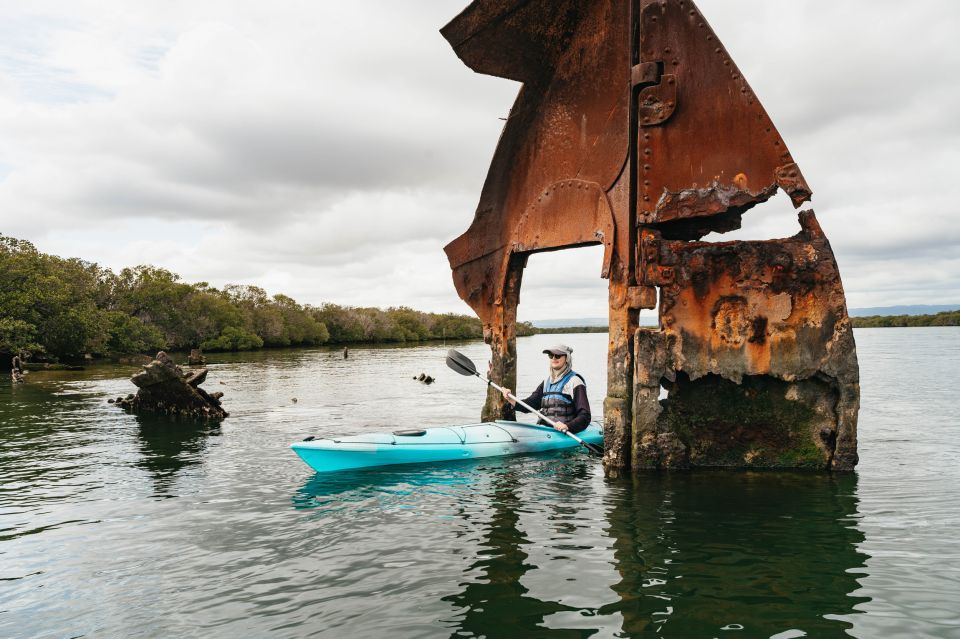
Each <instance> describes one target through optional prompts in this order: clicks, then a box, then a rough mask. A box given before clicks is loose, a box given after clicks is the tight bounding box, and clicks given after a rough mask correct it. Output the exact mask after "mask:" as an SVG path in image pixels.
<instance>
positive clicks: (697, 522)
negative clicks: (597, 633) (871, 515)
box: [601, 472, 869, 637]
mask: <svg viewBox="0 0 960 639" xmlns="http://www.w3.org/2000/svg"><path fill="white" fill-rule="evenodd" d="M856 488H857V478H856V476H855V475H852V474H851V475H845V476H835V477H831V476H825V475H821V474H799V473H732V472H717V473H710V472H698V473H696V474H668V475H646V476H644V475H641V476H640V477H638V478H636V479H635V480H633V481H632V482H625V483H622V484H619V485H616V486H615V487H614V489H613V491H612V492H611V495H610V503H611V508H610V511H609V521H610V535H611V537H612V538H613V540H614V547H615V556H616V567H617V571H618V572H619V573H620V576H621V580H620V582H619V583H617V584H616V585H615V586H614V589H615V590H616V591H617V593H618V594H619V595H620V601H619V602H618V603H616V604H613V605H611V606H609V607H607V608H605V609H604V610H602V611H601V612H602V613H603V614H609V613H611V612H613V611H619V612H620V613H621V614H622V616H623V618H624V627H623V631H624V633H626V634H627V635H628V636H637V635H644V634H646V633H651V634H652V633H654V632H656V633H657V634H659V635H661V636H672V637H695V636H715V633H717V632H718V631H721V630H743V631H745V633H737V634H738V636H758V637H759V636H763V637H768V636H772V635H775V634H778V633H787V634H785V635H783V636H790V637H800V636H814V637H834V636H836V637H846V636H848V635H847V634H846V632H845V630H846V629H848V628H850V627H852V624H851V623H849V622H848V621H847V620H845V617H847V616H849V615H852V614H855V613H856V606H857V604H859V603H863V602H866V601H869V598H865V597H859V596H856V594H855V593H856V591H857V589H858V588H859V584H858V582H857V573H858V572H861V571H859V570H858V569H862V568H864V566H865V562H866V560H867V559H868V556H867V555H866V554H864V553H862V552H860V551H859V550H858V548H857V546H858V544H861V543H862V542H863V540H864V536H863V534H862V533H861V532H860V531H859V530H858V529H857V527H856V524H857V520H858V517H859V516H858V513H857V494H856ZM790 631H793V632H790ZM801 633H806V635H803V634H801Z"/></svg>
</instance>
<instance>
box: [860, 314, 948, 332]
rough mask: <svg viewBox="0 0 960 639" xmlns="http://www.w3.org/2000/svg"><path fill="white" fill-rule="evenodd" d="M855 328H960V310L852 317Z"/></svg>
mask: <svg viewBox="0 0 960 639" xmlns="http://www.w3.org/2000/svg"><path fill="white" fill-rule="evenodd" d="M850 323H851V324H853V327H854V328H878V327H889V326H960V310H956V311H943V312H942V313H937V314H935V315H868V316H866V317H851V318H850Z"/></svg>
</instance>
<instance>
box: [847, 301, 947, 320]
mask: <svg viewBox="0 0 960 639" xmlns="http://www.w3.org/2000/svg"><path fill="white" fill-rule="evenodd" d="M956 310H960V303H957V304H910V305H904V306H873V307H870V308H851V309H848V311H847V313H848V314H849V315H850V317H868V316H871V315H934V314H936V313H942V312H944V311H956Z"/></svg>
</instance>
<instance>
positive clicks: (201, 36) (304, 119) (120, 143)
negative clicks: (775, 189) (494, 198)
mask: <svg viewBox="0 0 960 639" xmlns="http://www.w3.org/2000/svg"><path fill="white" fill-rule="evenodd" d="M465 4H466V0H462V1H461V2H455V1H451V2H429V3H426V2H418V3H415V4H411V3H391V2H380V3H353V4H347V5H344V4H342V3H341V4H332V3H316V2H308V1H307V0H294V1H291V2H286V3H283V4H281V5H269V6H268V5H266V4H264V3H258V2H251V1H239V2H237V1H230V2H228V1H227V0H210V1H209V2H203V3H195V2H186V1H172V2H165V3H152V2H146V3H133V4H131V3H123V2H120V1H119V0H113V1H110V0H97V1H94V0H76V1H73V2H54V1H52V0H51V1H45V0H38V1H37V2H32V3H30V4H29V5H25V4H23V3H13V2H11V1H9V0H0V141H2V142H0V232H3V233H5V234H8V235H14V236H17V237H22V238H25V239H29V240H31V241H34V242H35V243H36V244H37V245H38V247H39V248H40V249H41V250H45V251H49V252H53V253H58V254H66V255H76V256H81V257H84V258H85V259H89V260H92V261H97V262H100V263H102V264H105V265H108V266H111V267H113V268H119V267H122V266H126V265H133V264H136V263H139V262H143V261H149V262H152V263H154V264H156V265H158V266H163V267H166V268H170V269H171V270H174V271H176V272H179V273H180V274H181V275H183V277H184V279H186V280H188V281H200V280H204V281H209V282H210V283H212V284H214V285H222V284H225V283H228V282H242V283H250V284H258V285H261V286H265V287H266V288H268V289H269V290H270V291H271V292H284V293H287V294H289V295H292V296H293V297H295V298H297V299H298V300H300V301H302V302H306V303H315V304H317V303H322V302H324V301H336V302H340V303H349V304H360V305H380V306H386V305H399V304H406V305H410V306H413V307H416V308H422V309H425V310H457V311H464V312H465V311H466V310H467V307H466V305H464V304H463V303H462V302H461V301H460V300H458V299H457V297H456V293H455V292H454V289H453V285H452V281H451V278H450V273H449V267H448V265H447V262H446V258H445V256H444V254H443V252H442V247H443V245H444V244H445V243H446V242H448V241H449V240H451V239H453V237H455V236H457V235H459V234H460V233H462V232H463V231H465V230H466V228H467V227H468V226H469V223H470V221H471V219H472V214H473V209H474V207H475V206H476V202H477V199H478V197H479V192H480V188H481V186H482V184H483V179H484V177H485V174H486V170H487V167H488V164H489V161H490V158H491V157H492V154H493V150H494V147H495V145H496V142H497V138H498V136H499V133H500V129H501V128H502V121H500V120H499V118H500V117H502V116H504V115H505V114H506V112H507V110H508V109H509V106H510V104H511V103H512V101H513V97H514V95H515V93H516V90H517V85H516V84H514V83H512V82H508V81H505V80H500V79H496V78H489V77H485V76H479V75H477V74H474V73H473V72H472V71H470V70H469V69H467V68H466V67H465V66H463V65H462V63H461V62H460V61H459V60H458V59H457V58H456V56H455V55H454V54H453V52H452V51H451V50H450V48H449V46H448V45H447V43H446V42H445V41H444V40H443V39H442V38H441V36H440V35H439V33H438V32H437V30H438V29H439V27H440V26H442V25H443V24H444V23H445V22H446V21H448V20H449V19H450V18H452V17H453V16H454V15H456V14H457V13H458V12H459V11H460V10H461V9H462V8H463V5H465ZM699 6H700V8H701V10H702V11H703V13H704V14H705V15H706V16H707V18H708V19H709V20H710V22H711V24H712V26H713V27H714V29H715V30H716V31H717V33H718V35H719V36H720V38H721V40H722V41H723V42H724V44H725V46H726V47H727V49H728V50H729V51H730V53H731V55H732V56H733V58H734V60H735V61H736V62H737V64H738V65H739V66H740V68H741V70H742V71H743V72H744V74H745V76H746V77H747V78H748V79H749V81H750V83H751V86H752V87H753V88H754V90H755V92H756V93H757V94H758V95H759V96H760V98H761V100H762V101H763V103H764V105H765V106H766V108H767V110H768V112H769V113H770V114H771V116H772V117H773V120H774V121H775V122H776V123H777V126H778V128H779V129H780V132H781V134H782V135H783V137H784V139H785V140H786V141H787V144H788V145H789V146H790V148H791V151H792V152H793V155H794V157H795V158H796V159H797V161H798V162H799V163H800V165H801V167H802V168H803V170H804V173H805V175H806V177H807V179H808V181H809V182H810V184H811V185H812V187H813V189H814V193H815V195H814V202H813V204H814V208H815V209H816V211H817V214H818V218H819V219H820V221H821V224H822V225H823V227H824V229H825V230H826V232H827V235H828V237H829V238H830V239H831V243H832V245H833V247H834V251H835V253H836V254H837V258H838V261H839V262H840V267H841V272H842V273H843V274H844V282H845V286H846V290H847V293H848V296H849V301H850V305H851V306H879V305H886V304H898V303H902V302H907V301H912V302H923V301H930V300H931V299H936V300H937V301H938V302H943V301H951V300H956V301H960V269H957V268H956V267H957V263H956V257H955V255H956V254H957V253H958V251H957V249H958V247H960V234H958V233H957V231H956V230H955V228H956V224H955V222H954V220H955V219H956V213H957V205H956V204H955V200H954V199H953V198H952V196H951V194H950V192H949V188H948V187H949V185H951V184H952V183H953V181H955V180H954V178H953V176H952V173H953V172H954V168H953V167H955V166H956V165H957V160H958V159H960V158H958V157H957V155H958V153H960V152H958V149H960V144H958V141H960V140H958V137H960V128H958V124H957V122H956V118H955V117H954V114H955V113H956V112H957V111H958V110H960V108H958V107H960V89H958V87H957V86H956V83H955V81H954V80H953V77H954V75H955V70H956V68H958V67H960V64H958V62H960V46H958V45H957V44H955V42H954V40H955V33H953V32H954V31H955V29H953V26H954V25H956V23H957V18H958V17H960V5H957V4H955V3H952V2H948V1H945V0H940V1H939V2H937V1H930V2H927V3H924V4H922V5H917V6H916V7H913V8H911V9H910V10H904V9H903V7H902V5H901V4H899V3H896V2H893V1H892V0H885V1H881V2H878V1H871V2H867V1H866V0H860V1H852V0H851V1H849V2H844V3H833V4H824V3H823V2H814V1H812V0H807V1H802V2H789V3H788V2H769V1H763V0H750V1H742V2H738V3H729V2H728V1H726V0H700V2H699ZM895 43H909V45H910V53H909V55H907V54H904V53H903V51H904V49H903V48H902V47H901V46H895ZM744 221H745V229H744V230H743V231H740V232H738V233H737V234H731V235H729V236H723V237H722V238H721V237H714V238H712V239H733V238H734V237H742V238H752V239H766V238H769V237H783V236H787V235H792V234H793V233H794V232H796V230H797V223H796V217H795V214H794V212H793V211H792V207H790V206H789V204H788V203H787V202H786V200H785V198H783V197H782V196H778V197H777V198H776V199H775V200H774V201H772V202H770V203H767V204H765V205H763V206H760V207H758V208H756V209H754V210H753V211H750V212H749V213H747V215H746V216H745V220H744ZM591 251H593V249H590V250H578V251H571V252H564V253H555V254H549V255H538V256H534V257H533V258H532V259H531V261H530V266H529V267H528V270H527V273H526V274H525V278H524V289H523V295H522V302H521V311H520V313H521V317H522V318H545V317H551V316H553V317H557V316H562V317H577V316H602V315H604V314H605V308H606V293H605V287H606V283H605V281H603V280H600V278H599V276H598V273H599V266H598V263H599V261H598V258H597V257H596V256H595V255H594V254H593V253H592V252H591ZM594 252H595V251H594Z"/></svg>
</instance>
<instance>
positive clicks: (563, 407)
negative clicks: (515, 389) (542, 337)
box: [503, 344, 590, 433]
mask: <svg viewBox="0 0 960 639" xmlns="http://www.w3.org/2000/svg"><path fill="white" fill-rule="evenodd" d="M543 352H544V353H545V354H546V355H547V357H548V358H549V361H550V367H549V369H548V371H549V374H548V375H547V377H546V378H545V379H544V380H543V381H542V382H540V385H539V386H537V390H535V391H533V394H532V395H530V397H528V398H526V399H525V400H523V401H524V402H526V403H527V404H530V406H533V407H534V408H535V409H537V410H539V411H540V412H541V413H543V414H544V415H546V416H547V417H549V418H550V419H552V420H554V421H555V422H557V425H556V426H554V428H556V429H557V430H559V431H560V432H564V433H565V432H571V433H579V432H580V431H582V430H584V429H585V428H586V427H587V426H589V425H590V402H589V401H588V400H587V384H586V382H585V381H584V379H583V377H582V376H581V375H580V373H577V372H575V371H574V370H573V349H572V348H570V347H569V346H566V345H564V344H557V345H556V346H551V347H550V348H547V349H545V350H544V351H543ZM510 394H512V391H511V390H510V389H509V388H504V389H503V398H504V399H506V400H507V401H508V402H510V405H511V406H514V407H515V408H516V409H517V410H518V411H520V412H522V413H529V412H530V411H528V410H527V409H526V408H524V407H523V406H521V405H519V404H517V402H516V400H514V399H513V398H512V397H510ZM540 423H542V424H544V425H545V426H546V425H548V424H546V422H544V421H543V420H540Z"/></svg>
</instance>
